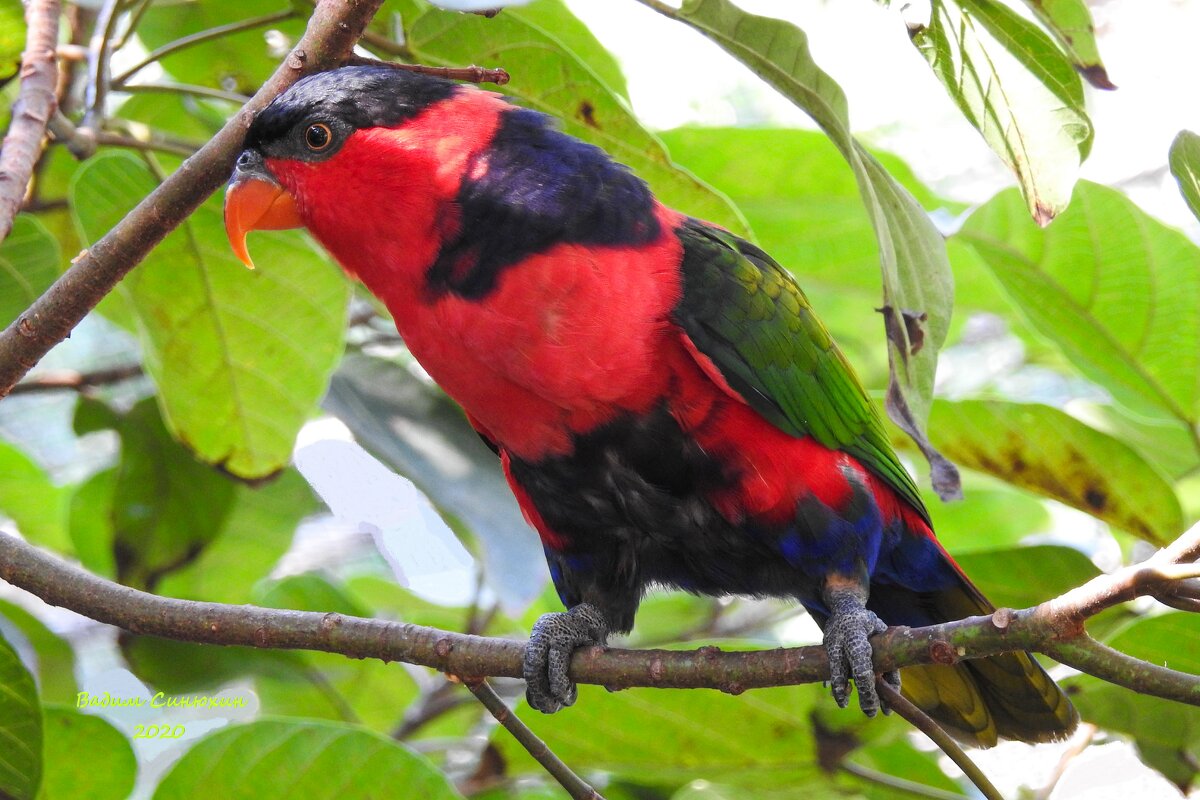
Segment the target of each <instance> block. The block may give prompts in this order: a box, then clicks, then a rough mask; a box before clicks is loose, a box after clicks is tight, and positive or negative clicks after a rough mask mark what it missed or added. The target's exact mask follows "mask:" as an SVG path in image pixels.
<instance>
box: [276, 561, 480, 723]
mask: <svg viewBox="0 0 1200 800" xmlns="http://www.w3.org/2000/svg"><path fill="white" fill-rule="evenodd" d="M259 603H260V604H261V605H264V606H269V607H272V608H290V609H294V610H297V611H316V612H322V613H324V612H331V611H332V612H337V613H340V614H349V615H352V616H358V617H364V616H369V614H368V612H367V610H366V609H365V608H364V607H363V606H362V605H360V604H359V603H358V602H357V601H356V600H355V599H354V598H353V597H351V596H350V594H349V593H348V592H346V591H345V590H344V589H343V588H342V586H340V585H338V584H334V583H331V582H330V581H329V580H327V579H325V578H324V577H322V576H320V575H318V574H315V573H306V574H303V575H293V576H289V577H287V578H284V579H283V580H280V581H276V582H274V583H272V584H270V585H268V586H266V587H264V589H263V590H262V591H261V593H260V598H259ZM460 619H461V615H460ZM296 655H297V656H299V658H300V664H301V665H302V666H301V668H300V669H298V670H294V671H290V672H279V671H277V672H274V673H272V674H269V675H268V674H263V675H261V676H260V677H259V678H258V680H257V681H256V686H257V691H258V697H259V700H260V702H261V703H262V708H263V711H264V712H265V713H267V714H280V715H282V714H287V715H289V716H303V717H316V718H324V719H332V720H338V721H345V722H354V723H360V724H363V725H366V726H368V727H370V728H371V729H372V730H376V731H379V732H381V733H385V732H390V731H391V730H392V729H394V728H395V726H396V723H397V722H398V720H399V719H400V717H401V716H402V709H404V708H406V707H408V706H409V705H410V704H411V703H412V701H413V699H414V698H415V697H416V695H417V686H416V684H415V682H414V681H413V679H412V678H411V677H410V676H409V674H408V673H407V672H406V671H405V669H404V667H403V666H402V665H399V664H385V663H383V662H381V661H377V660H375V659H349V658H346V657H345V656H341V655H338V654H335V653H297V654H296Z"/></svg>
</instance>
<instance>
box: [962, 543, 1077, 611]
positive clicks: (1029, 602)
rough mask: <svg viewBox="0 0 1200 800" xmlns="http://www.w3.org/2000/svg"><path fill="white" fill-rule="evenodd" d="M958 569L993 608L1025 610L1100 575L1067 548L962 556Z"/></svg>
mask: <svg viewBox="0 0 1200 800" xmlns="http://www.w3.org/2000/svg"><path fill="white" fill-rule="evenodd" d="M956 560H957V561H958V565H959V566H960V567H962V569H963V572H965V573H967V575H968V576H969V577H970V578H971V580H972V581H973V582H974V583H975V585H976V586H978V587H979V588H980V589H981V590H982V591H983V593H984V595H985V596H987V598H988V599H989V600H991V601H992V603H994V604H995V605H996V606H997V607H1000V606H1004V607H1007V608H1029V607H1030V606H1035V605H1037V604H1038V603H1041V602H1044V601H1046V600H1049V599H1051V598H1053V597H1057V596H1058V595H1060V594H1062V593H1063V592H1065V591H1067V590H1068V589H1074V588H1075V587H1076V586H1082V585H1083V584H1085V583H1087V582H1088V581H1090V580H1091V579H1092V578H1094V577H1096V576H1097V575H1099V574H1100V570H1098V569H1097V568H1096V565H1095V564H1093V563H1092V562H1091V561H1090V560H1089V559H1088V557H1087V556H1085V555H1084V554H1083V553H1081V552H1079V551H1078V550H1073V549H1071V548H1070V547H1058V546H1055V545H1038V546H1036V547H1014V548H1009V549H1005V550H990V551H982V552H975V553H964V554H962V555H961V556H959V557H957V558H956Z"/></svg>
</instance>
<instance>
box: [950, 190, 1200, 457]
mask: <svg viewBox="0 0 1200 800" xmlns="http://www.w3.org/2000/svg"><path fill="white" fill-rule="evenodd" d="M956 238H959V239H961V240H962V241H964V242H966V243H967V244H969V245H970V246H971V247H973V248H974V249H975V251H976V252H977V253H978V254H979V255H980V256H981V257H982V259H983V261H984V262H985V263H986V264H987V266H988V268H989V269H990V270H991V271H992V273H993V274H994V275H995V276H996V278H997V280H998V281H999V283H1000V285H1001V286H1002V287H1003V288H1004V291H1005V292H1007V293H1008V295H1009V297H1010V298H1011V299H1012V301H1013V303H1014V304H1015V305H1016V306H1017V307H1018V308H1019V309H1020V310H1021V313H1022V314H1024V315H1025V317H1026V318H1027V319H1028V320H1029V323H1030V325H1032V326H1033V328H1034V329H1035V330H1037V331H1038V333H1040V334H1042V335H1043V336H1045V337H1046V338H1048V339H1050V340H1051V341H1053V342H1054V343H1055V344H1057V345H1058V347H1059V348H1061V349H1062V351H1063V353H1064V354H1065V355H1066V356H1067V358H1069V359H1070V360H1071V362H1072V363H1073V364H1074V365H1075V366H1076V367H1077V368H1078V369H1079V370H1080V372H1082V373H1083V374H1084V376H1086V377H1087V378H1089V379H1091V380H1092V381H1094V382H1096V383H1098V384H1100V385H1101V386H1103V387H1104V388H1105V389H1107V390H1108V391H1109V392H1111V393H1112V395H1113V397H1114V398H1115V399H1116V400H1117V401H1118V402H1120V403H1122V404H1124V405H1126V406H1127V407H1129V408H1130V409H1131V410H1133V411H1135V412H1137V413H1138V414H1140V415H1143V416H1147V417H1151V418H1154V419H1168V420H1175V421H1177V422H1179V423H1182V424H1184V425H1193V424H1195V421H1196V419H1197V415H1198V413H1200V249H1197V247H1196V246H1195V245H1194V244H1192V243H1191V242H1190V241H1188V239H1187V237H1185V236H1184V235H1183V234H1182V233H1180V232H1179V231H1177V230H1174V229H1172V228H1168V227H1167V226H1165V225H1163V224H1162V223H1161V222H1158V221H1157V220H1155V219H1153V218H1151V217H1149V216H1148V215H1146V214H1145V213H1144V212H1142V211H1141V210H1140V209H1139V208H1138V207H1137V206H1135V205H1134V204H1133V203H1132V202H1130V200H1129V199H1128V198H1126V197H1125V196H1124V195H1122V194H1121V193H1120V192H1117V191H1115V190H1113V189H1108V188H1105V187H1103V186H1098V185H1096V184H1093V183H1089V182H1087V181H1082V182H1080V184H1079V185H1078V186H1077V187H1076V190H1075V200H1074V202H1073V203H1072V205H1071V208H1070V209H1069V210H1068V211H1067V212H1066V213H1065V214H1063V215H1062V216H1061V217H1059V219H1058V220H1057V221H1056V222H1055V224H1054V225H1052V226H1051V227H1049V228H1047V229H1045V230H1042V229H1040V228H1038V227H1037V226H1035V225H1034V224H1032V223H1031V222H1030V221H1029V220H1028V219H1027V218H1025V217H1024V214H1023V213H1022V211H1021V205H1020V198H1019V197H1018V195H1017V193H1016V192H1015V191H1012V190H1009V191H1005V192H1001V193H1000V194H998V195H996V196H995V197H993V198H992V199H991V200H989V201H988V202H987V203H986V204H984V205H983V206H982V207H980V208H979V209H978V210H977V211H976V212H975V213H974V214H972V215H971V217H970V218H969V219H968V220H967V222H966V224H965V225H964V226H963V228H962V230H961V231H960V232H959V233H958V234H956ZM1195 438H1196V437H1195V435H1193V441H1195ZM1196 446H1197V447H1200V444H1197V445H1196Z"/></svg>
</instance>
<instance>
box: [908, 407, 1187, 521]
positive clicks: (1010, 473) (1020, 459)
mask: <svg viewBox="0 0 1200 800" xmlns="http://www.w3.org/2000/svg"><path fill="white" fill-rule="evenodd" d="M930 430H931V431H932V433H933V440H934V443H935V444H936V445H937V446H938V447H939V448H940V449H941V450H942V451H943V452H945V453H946V454H947V455H948V456H950V458H952V459H954V460H955V461H956V462H958V463H959V464H961V465H963V466H967V467H970V468H972V469H975V470H979V471H980V472H986V473H988V474H991V475H994V476H996V477H998V478H1001V479H1003V480H1005V481H1007V482H1009V483H1011V484H1014V485H1016V486H1020V487H1022V488H1024V489H1028V490H1029V491H1031V492H1036V493H1037V494H1040V495H1042V496H1044V497H1049V498H1051V499H1054V500H1058V501H1059V502H1061V503H1065V504H1066V505H1069V506H1071V507H1072V508H1077V509H1079V510H1081V511H1085V512H1087V513H1088V514H1091V515H1092V516H1094V517H1096V518H1097V519H1101V520H1104V521H1105V522H1108V523H1110V524H1112V525H1115V526H1116V527H1118V528H1121V529H1122V530H1126V531H1129V532H1130V533H1132V534H1134V535H1135V536H1138V537H1139V538H1142V539H1145V540H1146V541H1148V542H1151V543H1154V544H1165V543H1166V542H1169V541H1171V540H1172V539H1173V538H1174V537H1175V536H1176V535H1177V534H1178V533H1179V532H1180V531H1181V530H1182V529H1183V527H1184V521H1183V512H1182V510H1181V509H1180V505H1179V499H1178V498H1177V497H1176V495H1175V491H1174V490H1173V489H1172V487H1171V484H1170V483H1169V482H1168V481H1167V479H1166V478H1165V477H1164V476H1163V475H1162V474H1161V473H1160V472H1159V471H1158V470H1157V469H1156V468H1154V467H1153V466H1151V465H1150V464H1148V463H1147V462H1146V461H1145V460H1143V459H1142V457H1141V456H1140V455H1138V454H1137V453H1136V452H1135V451H1134V450H1133V449H1132V448H1130V447H1129V446H1128V445H1126V444H1125V443H1124V442H1121V441H1120V440H1118V439H1114V438H1113V437H1111V436H1109V435H1108V434H1106V433H1101V432H1100V431H1098V430H1095V429H1093V428H1089V427H1088V426H1087V425H1085V424H1083V423H1082V422H1080V421H1079V420H1077V419H1075V418H1074V417H1071V416H1068V415H1067V414H1066V413H1064V412H1062V411H1059V410H1058V409H1056V408H1051V407H1050V406H1044V405H1038V404H1034V403H1029V404H1026V403H1011V402H1005V401H999V400H963V401H958V402H952V401H948V400H938V401H936V402H934V404H933V411H932V413H931V414H930Z"/></svg>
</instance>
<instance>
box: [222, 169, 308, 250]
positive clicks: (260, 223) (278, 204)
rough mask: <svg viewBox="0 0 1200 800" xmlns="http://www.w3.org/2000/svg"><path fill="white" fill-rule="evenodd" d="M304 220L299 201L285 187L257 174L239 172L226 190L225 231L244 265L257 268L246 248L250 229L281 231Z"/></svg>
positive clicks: (299, 224) (298, 224) (302, 223)
mask: <svg viewBox="0 0 1200 800" xmlns="http://www.w3.org/2000/svg"><path fill="white" fill-rule="evenodd" d="M302 227H304V222H303V221H302V220H301V219H300V214H299V212H297V210H296V202H295V200H293V199H292V196H291V195H290V194H288V193H287V192H286V191H285V190H284V188H283V187H282V186H280V185H279V184H278V183H275V182H274V181H272V180H268V179H266V178H265V177H260V176H258V175H248V174H244V173H241V172H237V173H235V174H234V176H233V181H232V182H231V183H230V184H229V188H228V189H226V190H225V233H226V235H227V236H229V244H230V245H231V246H232V247H233V252H234V255H236V256H237V257H238V258H239V259H240V260H241V262H242V263H243V264H245V265H246V266H247V267H249V268H250V269H254V262H253V261H251V260H250V253H249V252H248V251H247V250H246V234H247V233H249V232H250V231H278V230H285V229H287V228H302Z"/></svg>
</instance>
